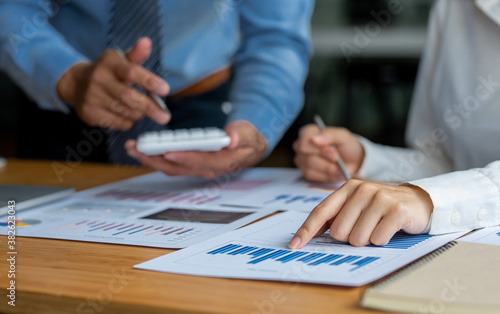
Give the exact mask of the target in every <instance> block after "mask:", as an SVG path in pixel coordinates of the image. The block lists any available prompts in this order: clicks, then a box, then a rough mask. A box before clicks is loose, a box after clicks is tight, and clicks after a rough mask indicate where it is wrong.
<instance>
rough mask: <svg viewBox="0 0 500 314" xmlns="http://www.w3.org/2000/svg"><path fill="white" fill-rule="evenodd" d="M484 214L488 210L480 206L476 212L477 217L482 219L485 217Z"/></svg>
mask: <svg viewBox="0 0 500 314" xmlns="http://www.w3.org/2000/svg"><path fill="white" fill-rule="evenodd" d="M486 214H488V211H486V209H485V208H481V209H480V210H479V211H478V212H477V219H479V220H483V219H484V218H485V217H486Z"/></svg>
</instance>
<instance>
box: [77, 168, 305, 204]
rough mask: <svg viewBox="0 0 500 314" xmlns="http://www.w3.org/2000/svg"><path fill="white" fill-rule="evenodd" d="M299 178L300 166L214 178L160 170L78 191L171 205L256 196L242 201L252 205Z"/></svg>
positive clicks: (91, 196) (120, 200)
mask: <svg viewBox="0 0 500 314" xmlns="http://www.w3.org/2000/svg"><path fill="white" fill-rule="evenodd" d="M298 177H300V171H299V170H297V169H286V168H252V169H247V170H244V171H239V172H237V173H233V174H223V175H221V176H219V177H217V178H214V179H212V180H206V179H203V178H197V177H168V176H166V175H165V174H163V173H161V172H155V173H151V174H146V175H143V176H139V177H135V178H132V179H128V180H123V181H119V182H116V183H111V184H107V185H103V186H99V187H96V188H93V189H89V190H85V191H82V192H79V193H78V196H79V197H80V198H85V199H87V200H98V201H112V202H114V203H126V204H130V203H137V204H142V205H158V204H172V205H182V204H187V205H190V206H196V207H203V206H211V205H218V204H232V203H236V200H239V199H241V198H243V197H247V196H254V197H253V199H252V198H250V199H249V202H246V203H243V204H241V203H240V204H239V205H242V206H253V207H261V206H259V205H255V203H254V201H255V200H256V199H258V198H259V197H255V196H259V195H261V194H262V193H264V192H265V191H266V190H267V189H269V188H270V187H271V186H274V185H276V184H281V183H284V182H290V181H294V180H296V179H297V178H298Z"/></svg>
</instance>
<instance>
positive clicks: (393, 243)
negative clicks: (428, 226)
mask: <svg viewBox="0 0 500 314" xmlns="http://www.w3.org/2000/svg"><path fill="white" fill-rule="evenodd" d="M292 235H293V234H292ZM432 237H433V236H432V235H428V234H418V235H411V234H407V233H403V232H397V233H396V234H395V235H394V236H393V237H392V239H391V240H390V241H389V243H387V244H386V245H384V246H375V245H368V247H380V248H385V249H397V250H408V249H411V248H413V247H414V246H416V245H419V244H422V243H424V242H425V241H427V240H428V239H430V238H432ZM311 243H313V244H324V245H350V244H349V243H346V242H341V241H338V240H335V239H333V238H332V237H330V235H329V234H323V235H321V236H319V237H317V238H314V239H313V240H312V241H311Z"/></svg>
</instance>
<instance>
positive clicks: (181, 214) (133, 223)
mask: <svg viewBox="0 0 500 314" xmlns="http://www.w3.org/2000/svg"><path fill="white" fill-rule="evenodd" d="M84 211H87V212H88V213H89V214H88V215H81V213H82V212H84ZM271 212H272V210H258V211H255V210H249V209H244V208H229V207H218V206H213V207H210V208H199V209H193V208H190V207H186V206H178V207H171V206H167V207H165V206H162V207H153V208H148V207H136V206H134V205H131V206H128V207H127V206H117V205H116V204H105V203H93V204H91V203H83V202H82V203H79V202H78V201H77V202H73V203H72V202H71V201H69V202H60V203H57V204H54V205H49V206H44V207H41V208H39V209H36V210H30V211H26V212H22V213H20V214H19V218H17V217H16V218H17V221H16V233H17V234H16V235H17V236H26V237H37V238H52V239H64V240H76V241H88V242H101V243H116V244H127V245H138V246H151V247H161V248H184V247H187V246H189V245H192V244H194V243H198V242H201V241H204V240H205V239H208V238H211V237H214V236H217V235H220V234H223V233H225V232H227V231H231V230H234V229H236V228H238V227H241V226H244V225H245V224H248V223H250V222H252V221H255V220H257V219H259V218H262V217H264V216H265V215H267V214H269V213H271ZM124 213H127V214H130V213H133V215H126V217H123V216H124ZM0 226H3V227H2V232H1V234H7V230H8V229H7V226H8V221H7V220H5V219H4V220H3V221H2V222H0Z"/></svg>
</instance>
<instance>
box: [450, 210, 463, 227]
mask: <svg viewBox="0 0 500 314" xmlns="http://www.w3.org/2000/svg"><path fill="white" fill-rule="evenodd" d="M461 219H462V215H461V214H460V213H459V212H454V213H453V214H451V217H450V221H451V223H452V224H454V225H457V224H458V223H459V222H460V220H461Z"/></svg>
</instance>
